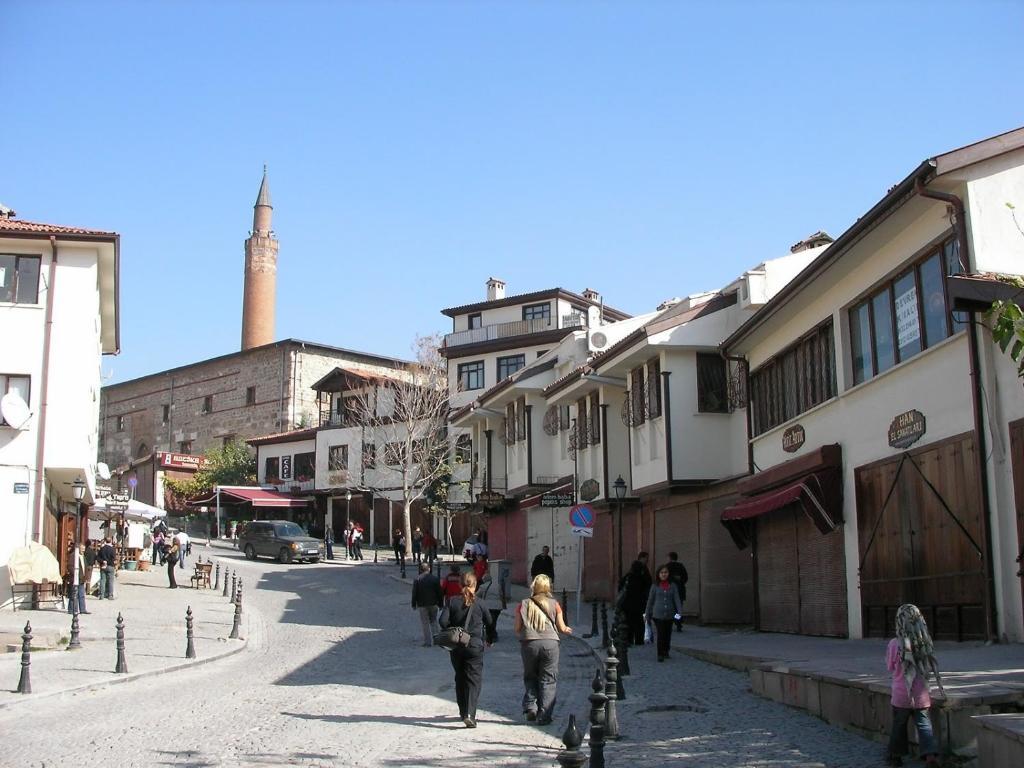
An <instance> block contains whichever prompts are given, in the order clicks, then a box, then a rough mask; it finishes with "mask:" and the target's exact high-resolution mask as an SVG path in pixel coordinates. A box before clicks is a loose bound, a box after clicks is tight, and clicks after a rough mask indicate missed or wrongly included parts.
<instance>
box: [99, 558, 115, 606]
mask: <svg viewBox="0 0 1024 768" xmlns="http://www.w3.org/2000/svg"><path fill="white" fill-rule="evenodd" d="M104 597H105V598H107V599H109V600H113V599H114V566H112V565H105V566H103V567H102V568H100V598H101V599H102V598H104Z"/></svg>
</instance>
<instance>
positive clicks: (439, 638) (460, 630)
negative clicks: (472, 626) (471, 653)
mask: <svg viewBox="0 0 1024 768" xmlns="http://www.w3.org/2000/svg"><path fill="white" fill-rule="evenodd" d="M471 610H473V609H472V608H470V609H468V610H467V611H466V616H465V618H463V620H462V623H463V625H465V623H466V622H467V621H468V620H469V612H470V611H471ZM471 639H472V635H470V634H469V632H467V631H466V629H465V626H461V627H460V626H455V627H448V628H447V629H442V630H441V631H440V632H438V633H437V634H436V635H434V645H438V646H440V647H442V648H444V649H445V650H446V651H454V650H455V649H456V648H465V647H466V646H468V645H469V641H470V640H471Z"/></svg>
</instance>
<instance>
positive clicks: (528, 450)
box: [526, 405, 554, 541]
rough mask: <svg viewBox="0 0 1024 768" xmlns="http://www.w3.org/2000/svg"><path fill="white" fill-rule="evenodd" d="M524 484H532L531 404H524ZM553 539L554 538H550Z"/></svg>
mask: <svg viewBox="0 0 1024 768" xmlns="http://www.w3.org/2000/svg"><path fill="white" fill-rule="evenodd" d="M526 484H527V485H533V406H532V405H528V406H526ZM551 540H552V541H554V539H553V538H552V539H551Z"/></svg>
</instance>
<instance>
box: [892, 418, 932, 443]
mask: <svg viewBox="0 0 1024 768" xmlns="http://www.w3.org/2000/svg"><path fill="white" fill-rule="evenodd" d="M924 433H925V420H924V414H923V413H921V412H920V411H918V410H910V411H906V412H904V413H901V414H900V415H899V416H897V417H896V418H894V419H893V420H892V423H891V424H889V445H891V446H892V447H893V448H909V447H910V446H911V445H913V444H914V443H916V442H917V441H918V440H920V439H921V437H922V436H923V435H924Z"/></svg>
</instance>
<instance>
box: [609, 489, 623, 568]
mask: <svg viewBox="0 0 1024 768" xmlns="http://www.w3.org/2000/svg"><path fill="white" fill-rule="evenodd" d="M612 489H613V490H614V491H615V501H616V503H617V505H618V507H619V535H618V567H619V581H622V500H623V499H624V498H625V497H626V481H625V480H623V479H622V475H619V476H618V477H617V478H615V482H614V483H612Z"/></svg>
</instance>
